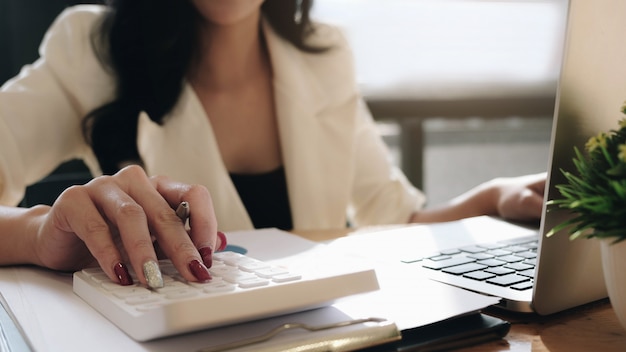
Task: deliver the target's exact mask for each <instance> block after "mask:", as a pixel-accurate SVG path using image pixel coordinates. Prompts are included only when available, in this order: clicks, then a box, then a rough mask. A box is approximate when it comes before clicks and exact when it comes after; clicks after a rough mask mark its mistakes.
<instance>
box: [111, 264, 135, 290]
mask: <svg viewBox="0 0 626 352" xmlns="http://www.w3.org/2000/svg"><path fill="white" fill-rule="evenodd" d="M113 272H115V276H117V281H118V282H119V283H120V285H123V286H129V285H132V284H133V279H132V278H131V277H130V274H129V273H128V269H127V268H126V265H124V264H122V263H117V264H115V266H114V267H113Z"/></svg>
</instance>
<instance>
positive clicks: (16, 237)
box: [0, 206, 49, 266]
mask: <svg viewBox="0 0 626 352" xmlns="http://www.w3.org/2000/svg"><path fill="white" fill-rule="evenodd" d="M48 209H49V208H48V207H47V206H37V207H33V208H16V207H7V206H0V266H4V265H13V264H38V257H37V254H36V252H35V249H34V248H35V244H36V236H37V221H36V219H37V218H39V217H40V216H41V215H43V214H45V213H46V212H47V211H48Z"/></svg>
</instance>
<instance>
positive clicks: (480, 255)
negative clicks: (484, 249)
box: [467, 253, 494, 260]
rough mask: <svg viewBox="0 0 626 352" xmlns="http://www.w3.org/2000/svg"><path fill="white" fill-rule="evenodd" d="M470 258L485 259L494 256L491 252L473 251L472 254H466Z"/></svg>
mask: <svg viewBox="0 0 626 352" xmlns="http://www.w3.org/2000/svg"><path fill="white" fill-rule="evenodd" d="M467 256H468V257H470V258H474V259H476V260H485V259H491V258H493V257H494V256H493V255H491V254H487V253H474V254H468V255H467Z"/></svg>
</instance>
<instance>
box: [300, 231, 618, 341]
mask: <svg viewBox="0 0 626 352" xmlns="http://www.w3.org/2000/svg"><path fill="white" fill-rule="evenodd" d="M293 232H294V233H296V234H298V235H300V236H302V237H305V238H308V239H310V240H313V241H327V240H332V239H335V238H339V237H342V236H346V235H348V234H350V233H351V232H353V230H349V229H342V230H322V231H293ZM485 313H487V314H490V315H494V316H497V317H499V318H501V319H504V320H507V321H509V322H511V331H510V332H509V334H508V335H507V336H506V337H505V338H504V339H502V340H496V341H491V342H488V343H483V344H480V345H476V346H472V347H468V348H463V349H461V350H460V351H463V352H472V351H476V352H478V351H480V352H492V351H513V352H527V351H550V352H560V351H567V352H572V351H594V352H595V351H597V352H612V351H615V352H617V351H621V352H623V351H626V330H624V329H623V328H622V326H621V325H620V323H619V321H618V320H617V316H616V315H615V313H614V312H613V310H612V309H611V304H610V302H609V301H608V299H607V300H602V301H598V302H594V303H590V304H588V305H585V306H581V307H578V308H574V309H570V310H567V311H564V312H561V313H557V314H554V315H550V316H538V315H534V314H516V313H510V312H504V311H502V310H500V309H496V308H490V309H489V310H487V311H485Z"/></svg>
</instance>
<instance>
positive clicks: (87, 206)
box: [54, 187, 133, 285]
mask: <svg viewBox="0 0 626 352" xmlns="http://www.w3.org/2000/svg"><path fill="white" fill-rule="evenodd" d="M54 208H55V216H56V217H57V221H58V222H59V223H60V224H65V226H64V227H67V228H66V230H67V231H68V232H72V233H75V234H76V236H78V237H79V238H80V239H81V240H82V241H83V242H84V243H85V245H86V246H87V248H88V249H89V252H90V253H91V255H92V256H93V257H94V258H95V259H96V260H97V262H98V264H99V265H100V267H101V268H102V270H103V271H104V272H105V273H106V274H107V276H108V277H109V278H110V279H111V280H112V281H115V282H118V283H120V284H121V285H131V284H132V283H133V280H132V278H131V276H130V274H129V272H128V269H127V267H126V265H125V264H124V263H123V261H122V256H121V254H120V252H119V250H118V248H117V246H116V245H115V242H114V240H113V235H112V232H111V229H110V227H109V225H108V224H107V221H106V220H105V219H104V218H103V217H102V215H101V214H100V212H99V211H98V209H97V208H96V206H95V205H94V203H93V201H92V200H91V198H90V197H89V195H88V193H87V192H86V191H85V189H84V188H81V187H70V188H68V189H66V190H65V191H64V192H63V193H62V194H61V195H60V196H59V198H58V200H57V201H56V202H55V204H54Z"/></svg>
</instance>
